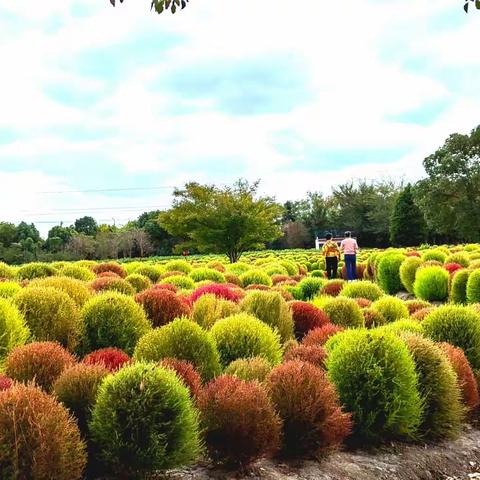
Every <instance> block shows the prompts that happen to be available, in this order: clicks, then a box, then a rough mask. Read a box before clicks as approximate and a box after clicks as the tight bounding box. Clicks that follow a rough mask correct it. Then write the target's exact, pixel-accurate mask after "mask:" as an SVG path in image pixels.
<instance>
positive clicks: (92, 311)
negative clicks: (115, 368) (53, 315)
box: [81, 292, 152, 355]
mask: <svg viewBox="0 0 480 480" xmlns="http://www.w3.org/2000/svg"><path fill="white" fill-rule="evenodd" d="M81 313H82V317H83V319H84V322H85V333H84V345H83V350H84V351H85V352H91V351H93V350H98V349H100V348H106V347H117V348H120V349H121V350H124V351H125V352H126V353H128V354H129V355H131V354H132V352H133V350H134V348H135V345H136V344H137V341H138V340H139V339H140V338H141V337H142V336H143V335H145V334H146V333H147V332H149V331H150V330H151V328H152V327H151V324H150V322H149V321H148V319H147V317H146V315H145V312H144V310H143V308H142V307H141V306H140V305H138V304H137V303H136V302H135V300H134V299H133V298H131V297H129V296H127V295H123V294H121V293H117V292H106V293H102V294H100V295H97V296H95V297H93V298H91V299H90V300H89V301H88V302H87V303H86V304H85V305H84V306H83V308H82V312H81Z"/></svg>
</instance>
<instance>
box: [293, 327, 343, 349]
mask: <svg viewBox="0 0 480 480" xmlns="http://www.w3.org/2000/svg"><path fill="white" fill-rule="evenodd" d="M343 330H344V328H343V327H340V326H339V325H334V324H333V323H327V324H326V325H324V326H323V327H320V328H315V329H314V330H310V331H309V332H308V333H307V334H306V335H305V337H303V340H302V344H303V345H306V346H309V345H320V346H321V345H325V343H327V340H328V339H329V338H330V337H332V336H333V335H335V334H337V333H338V332H341V331H343Z"/></svg>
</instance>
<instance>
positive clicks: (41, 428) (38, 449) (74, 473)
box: [0, 383, 87, 480]
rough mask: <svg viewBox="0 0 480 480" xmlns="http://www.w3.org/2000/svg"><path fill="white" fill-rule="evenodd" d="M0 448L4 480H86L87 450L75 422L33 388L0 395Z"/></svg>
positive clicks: (20, 387) (0, 475)
mask: <svg viewBox="0 0 480 480" xmlns="http://www.w3.org/2000/svg"><path fill="white" fill-rule="evenodd" d="M0 446H1V448H0V478H2V479H5V480H10V479H25V480H26V479H28V480H43V479H55V480H80V479H82V478H84V476H83V473H84V469H85V466H86V463H87V456H86V452H85V450H86V449H85V445H84V443H83V442H82V440H81V438H80V432H79V430H78V427H77V425H76V424H75V420H74V419H73V418H71V417H70V415H69V414H68V412H67V410H66V409H65V408H64V407H63V406H62V405H60V404H59V403H58V402H57V400H55V398H53V397H52V396H50V395H47V394H46V393H45V392H43V391H42V390H40V389H39V388H37V387H35V386H33V385H23V384H21V383H18V384H15V385H13V386H12V387H11V388H9V389H8V390H5V391H4V392H1V393H0Z"/></svg>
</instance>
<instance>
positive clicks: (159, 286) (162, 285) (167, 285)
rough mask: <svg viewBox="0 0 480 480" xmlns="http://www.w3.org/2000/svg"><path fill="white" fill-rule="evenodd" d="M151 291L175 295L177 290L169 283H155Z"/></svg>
mask: <svg viewBox="0 0 480 480" xmlns="http://www.w3.org/2000/svg"><path fill="white" fill-rule="evenodd" d="M152 289H153V290H157V289H158V290H170V291H171V292H173V293H177V291H178V289H177V287H176V286H175V285H172V284H171V283H156V284H155V285H153V287H152Z"/></svg>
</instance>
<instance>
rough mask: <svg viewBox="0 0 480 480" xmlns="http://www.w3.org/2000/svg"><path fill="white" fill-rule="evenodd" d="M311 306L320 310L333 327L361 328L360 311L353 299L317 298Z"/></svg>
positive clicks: (361, 318) (362, 322)
mask: <svg viewBox="0 0 480 480" xmlns="http://www.w3.org/2000/svg"><path fill="white" fill-rule="evenodd" d="M313 304H314V305H315V306H316V307H319V308H320V309H322V310H323V311H324V312H325V313H326V314H327V316H328V318H330V321H331V322H332V323H333V324H335V325H340V326H342V327H362V326H363V324H364V317H363V314H362V310H361V308H360V307H359V306H358V303H357V302H356V301H355V300H354V299H353V298H347V297H319V298H318V299H315V300H314V301H313Z"/></svg>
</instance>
